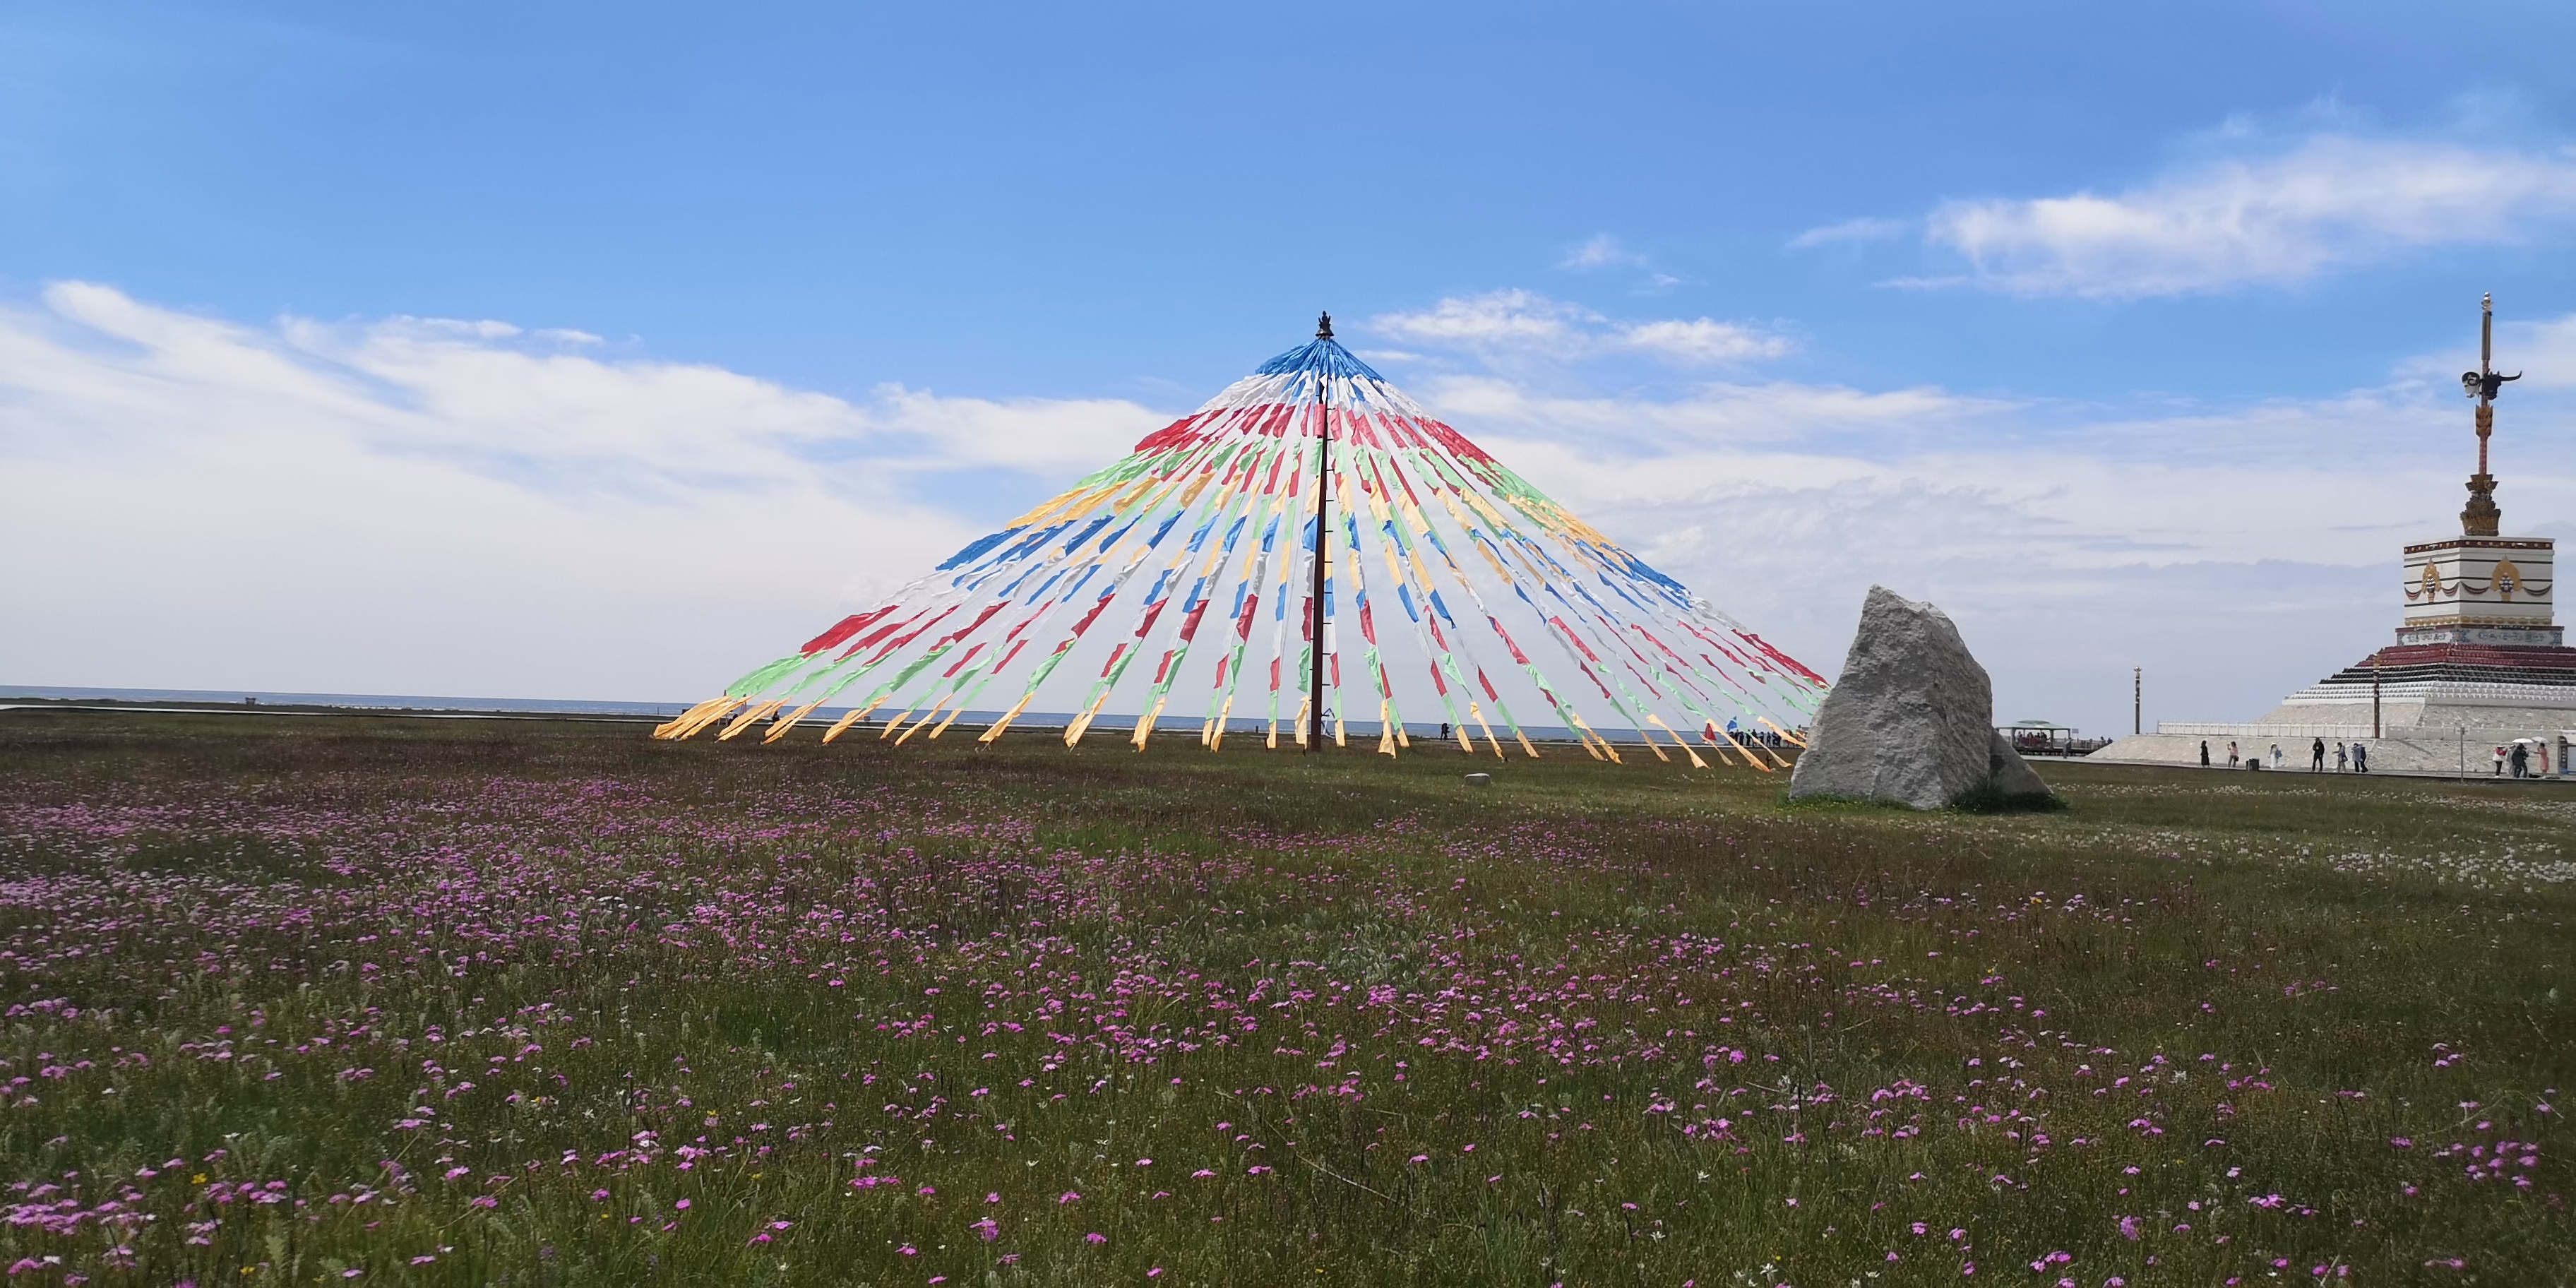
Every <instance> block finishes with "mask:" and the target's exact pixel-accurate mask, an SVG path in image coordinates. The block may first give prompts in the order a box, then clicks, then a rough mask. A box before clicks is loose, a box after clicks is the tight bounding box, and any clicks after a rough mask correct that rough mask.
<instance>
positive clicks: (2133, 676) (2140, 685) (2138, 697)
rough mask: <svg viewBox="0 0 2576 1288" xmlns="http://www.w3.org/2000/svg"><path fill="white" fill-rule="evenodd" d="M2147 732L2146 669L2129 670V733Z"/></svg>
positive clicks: (2133, 668) (2132, 668)
mask: <svg viewBox="0 0 2576 1288" xmlns="http://www.w3.org/2000/svg"><path fill="white" fill-rule="evenodd" d="M2146 731H2147V668H2145V667H2143V666H2133V667H2130V668H2129V732H2131V733H2145V732H2146Z"/></svg>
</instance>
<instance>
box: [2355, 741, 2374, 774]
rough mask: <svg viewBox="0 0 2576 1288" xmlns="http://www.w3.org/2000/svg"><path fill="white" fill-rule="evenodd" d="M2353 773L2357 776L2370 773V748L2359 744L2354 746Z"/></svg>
mask: <svg viewBox="0 0 2576 1288" xmlns="http://www.w3.org/2000/svg"><path fill="white" fill-rule="evenodd" d="M2352 772H2354V773H2356V774H2367V773H2369V772H2370V748H2368V747H2365V746H2363V745H2361V744H2360V743H2358V742H2356V743H2354V744H2353V745H2352Z"/></svg>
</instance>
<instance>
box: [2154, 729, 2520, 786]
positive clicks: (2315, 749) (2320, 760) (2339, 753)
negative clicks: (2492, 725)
mask: <svg viewBox="0 0 2576 1288" xmlns="http://www.w3.org/2000/svg"><path fill="white" fill-rule="evenodd" d="M2270 754H2271V759H2272V768H2274V769H2279V768H2280V767H2281V761H2282V760H2283V759H2284V757H2283V756H2282V754H2281V744H2279V743H2277V742H2276V743H2273V744H2272V750H2271V753H2270ZM2496 754H2497V756H2498V757H2499V759H2498V760H2497V761H2496V763H2497V764H2499V765H2501V764H2503V763H2504V761H2503V760H2502V759H2501V757H2502V756H2503V754H2504V752H2503V749H2502V748H2498V749H2497V751H2496ZM2262 762H2263V753H2261V752H2257V753H2255V754H2254V755H2253V756H2251V757H2247V756H2244V755H2242V754H2240V753H2239V752H2238V751H2237V749H2236V744H2235V743H2233V742H2230V743H2228V744H2227V767H2228V768H2229V769H2235V768H2237V767H2238V766H2240V765H2250V766H2251V767H2253V768H2257V769H2259V768H2261V767H2262ZM2334 762H2335V765H2334V767H2335V772H2336V773H2339V774H2340V773H2347V772H2349V773H2355V774H2367V773H2369V772H2370V748H2369V747H2368V746H2367V745H2366V744H2364V743H2362V742H2359V741H2357V740H2356V741H2353V742H2338V743H2336V744H2335V745H2334ZM2517 763H2519V762H2517ZM2200 767H2201V768H2203V769H2207V768H2209V740H2208V739H2206V738H2204V739H2202V740H2201V743H2200ZM2325 768H2326V740H2325V739H2323V738H2319V739H2317V740H2315V741H2314V742H2312V743H2310V744H2309V745H2308V772H2309V773H2312V774H2317V773H2324V772H2325ZM2497 772H2499V773H2501V772H2503V771H2501V770H2498V771H2497ZM2520 776H2521V773H2520V771H2518V770H2517V771H2516V772H2515V777H2520Z"/></svg>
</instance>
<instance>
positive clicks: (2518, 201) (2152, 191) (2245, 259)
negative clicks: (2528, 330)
mask: <svg viewBox="0 0 2576 1288" xmlns="http://www.w3.org/2000/svg"><path fill="white" fill-rule="evenodd" d="M2571 221H2576V151H2570V150H2568V149H2565V148H2560V149H2556V150H2548V151H2520V150H2513V149H2505V148H2480V147H2472V146H2469V145H2465V144H2458V143H2445V142H2423V141H2413V140H2404V139H2388V138H2368V137H2360V136H2355V135H2350V134H2317V135H2311V136H2309V137H2307V138H2305V139H2304V140H2302V141H2300V142H2298V143H2297V144H2296V145H2295V146H2292V147H2289V148H2287V149H2286V150H2280V151H2275V152H2272V153H2270V154H2268V155H2257V156H2250V157H2236V158H2229V159H2222V160H2217V161H2209V162H2203V163H2200V164H2197V165H2193V166H2189V167H2186V168H2183V169H2179V170H2176V171H2175V172H2173V173H2171V174H2168V175H2166V176H2164V177H2163V178H2160V179H2158V180H2156V181H2155V182H2153V183H2149V184H2146V185H2143V186H2140V187H2136V188H2131V189H2128V190H2126V191H2122V192H2118V193H2111V194H2103V193H2096V192H2090V191H2084V192H2075V193H2069V194H2067V195H2064V196H2055V197H2042V198H2037V199H2029V200H2023V199H1982V200H1958V201H1950V202H1945V203H1943V204H1942V205H1940V206H1939V207H1937V208H1936V209H1934V210H1933V211H1932V212H1931V214H1930V215H1929V217H1928V219H1927V221H1926V237H1927V239H1928V240H1929V241H1930V242H1931V243H1932V244H1933V245H1936V246H1940V247H1944V248H1946V249H1948V250H1951V251H1955V252H1956V253H1958V254H1959V255H1960V256H1962V257H1963V258H1964V259H1965V260H1966V261H1967V264H1968V270H1967V271H1966V272H1965V273H1963V274H1958V275H1954V276H1944V277H1930V278H1912V279H1901V282H1900V284H1907V285H1954V284H1966V285H1974V286H1979V287H1984V288H1987V289H1991V290H1998V291H2005V292H2010V293H2013V294H2019V295H2069V296H2084V297H2095V298H2107V299H2129V298H2140V297H2148V296H2171V295H2184V294H2193V293H2199V292H2208V291H2222V290H2228V289H2231V288H2236V287H2243V286H2250V285H2282V284H2291V283H2297V282H2301V281H2305V280H2308V279H2311V278H2314V277H2317V276H2319V275H2321V274H2325V273H2328V272H2332V271H2336V270H2339V269H2344V268H2348V267H2351V266H2354V265H2358V264H2363V263H2367V262H2371V261H2375V260H2381V259H2385V258H2387V257H2389V256H2391V255H2394V254H2397V253H2399V252H2402V251H2404V250H2407V249H2410V248H2418V247H2427V246H2438V245H2446V244H2460V243H2497V242H2512V241H2517V240H2522V239H2526V238H2529V237H2532V236H2536V235H2539V234H2541V233H2542V232H2544V231H2546V230H2548V229H2551V228H2556V227H2561V226H2564V225H2566V224H2567V223H2569V222H2571ZM1825 231H1827V230H1821V229H1820V230H1817V233H1811V234H1808V236H1816V235H1818V234H1821V233H1823V232H1825ZM1802 240H1803V239H1802Z"/></svg>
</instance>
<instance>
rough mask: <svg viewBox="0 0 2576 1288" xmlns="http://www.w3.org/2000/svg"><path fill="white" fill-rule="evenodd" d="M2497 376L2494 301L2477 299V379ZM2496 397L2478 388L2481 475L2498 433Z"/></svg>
mask: <svg viewBox="0 0 2576 1288" xmlns="http://www.w3.org/2000/svg"><path fill="white" fill-rule="evenodd" d="M2494 374H2495V297H2494V296H2492V295H2481V296H2479V297H2478V375H2479V376H2480V377H2485V376H2491V375H2494ZM2494 406H2495V395H2494V394H2492V393H2489V392H2487V387H2486V383H2485V381H2484V380H2483V379H2481V380H2480V381H2479V385H2478V473H2480V474H2484V473H2486V472H2487V438H2488V437H2489V436H2490V435H2492V434H2494V433H2495V411H2494V410H2493V408H2494Z"/></svg>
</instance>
